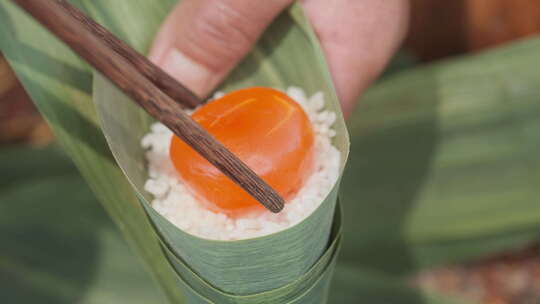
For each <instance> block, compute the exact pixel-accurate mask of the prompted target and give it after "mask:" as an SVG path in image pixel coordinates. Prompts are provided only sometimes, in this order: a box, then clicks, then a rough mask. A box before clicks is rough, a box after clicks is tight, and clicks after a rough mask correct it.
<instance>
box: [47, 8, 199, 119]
mask: <svg viewBox="0 0 540 304" xmlns="http://www.w3.org/2000/svg"><path fill="white" fill-rule="evenodd" d="M57 2H58V4H59V5H61V6H62V7H63V8H64V9H65V10H66V12H68V13H69V14H71V16H73V18H75V19H77V20H78V21H79V22H80V23H81V25H83V26H84V27H85V28H86V29H87V30H89V31H91V32H92V33H93V34H94V35H96V36H98V37H99V38H101V40H102V41H103V42H105V43H106V44H107V45H108V46H109V48H111V49H113V50H114V51H115V52H116V53H118V54H119V55H120V56H122V57H124V58H125V59H126V60H127V61H129V62H130V63H131V65H132V66H133V67H134V68H136V69H137V70H138V71H139V72H140V73H141V74H143V75H144V76H145V77H146V78H148V79H149V80H150V81H151V82H152V83H153V84H154V85H155V86H156V87H158V88H159V89H160V90H161V91H162V92H163V93H165V94H167V95H168V96H169V97H170V98H172V99H173V100H174V101H176V102H179V103H180V104H181V105H183V106H185V107H187V108H189V109H193V108H195V107H197V106H198V105H199V104H202V103H203V101H202V100H201V99H199V98H198V97H197V96H195V94H193V92H191V91H190V90H189V89H187V88H186V87H184V86H183V85H182V84H181V83H179V82H178V81H177V80H176V79H174V78H172V77H171V76H170V75H169V74H167V73H165V72H164V71H163V70H162V69H160V68H159V67H158V66H156V65H155V64H153V63H152V62H151V61H149V60H148V59H147V58H146V57H145V56H143V55H141V54H140V53H139V52H137V51H135V50H134V49H133V48H131V47H130V46H129V45H128V44H127V43H125V42H124V41H122V40H120V39H118V38H117V37H116V36H114V35H113V34H112V33H111V32H109V31H108V30H107V29H106V28H104V27H103V26H101V24H99V23H97V22H96V21H94V20H93V19H92V18H89V17H88V16H86V15H85V14H84V13H83V12H81V11H80V10H79V9H78V8H76V7H75V6H73V5H71V4H70V3H69V2H67V1H57Z"/></svg>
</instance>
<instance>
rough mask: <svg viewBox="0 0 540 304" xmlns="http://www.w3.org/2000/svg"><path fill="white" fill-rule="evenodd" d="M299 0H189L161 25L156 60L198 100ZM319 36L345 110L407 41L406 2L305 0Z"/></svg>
mask: <svg viewBox="0 0 540 304" xmlns="http://www.w3.org/2000/svg"><path fill="white" fill-rule="evenodd" d="M292 2H293V0H270V1H254V0H184V1H182V2H181V3H180V4H179V5H177V6H176V7H175V8H174V9H173V11H172V12H171V14H170V15H169V16H168V17H167V19H166V20H165V22H164V23H163V25H162V26H161V29H160V30H159V32H158V34H157V36H156V39H155V41H154V44H153V46H152V49H151V51H150V59H151V60H152V61H154V62H155V63H156V64H157V65H159V66H160V67H162V68H163V69H164V70H165V71H167V72H168V73H169V74H171V75H172V76H173V77H174V78H176V79H177V80H179V81H180V82H182V83H183V84H185V85H186V86H187V87H188V88H190V89H191V90H193V91H194V92H195V93H196V94H197V95H199V96H200V97H204V96H206V95H207V94H208V93H210V92H211V91H212V90H213V89H214V88H215V87H216V86H217V85H218V84H219V83H220V82H221V81H222V80H223V78H224V77H225V76H226V75H227V74H228V73H229V72H230V71H231V70H232V69H233V68H234V67H235V66H236V65H237V64H238V62H239V61H240V60H242V58H243V57H244V56H245V55H247V53H248V52H249V51H250V49H251V48H252V46H253V45H254V44H255V43H256V41H257V39H258V38H259V36H260V35H261V34H262V32H263V31H264V30H265V29H266V27H267V26H268V25H269V24H270V23H271V22H272V20H273V19H274V18H275V17H276V16H277V15H279V13H280V12H281V11H282V10H284V9H285V8H286V7H287V6H289V5H290V4H291V3H292ZM301 4H302V5H303V7H304V9H305V11H306V14H307V16H308V18H309V19H310V21H311V23H312V25H313V27H314V29H315V32H316V33H317V36H318V37H319V39H320V41H321V44H322V47H323V50H324V52H325V55H326V58H327V62H328V65H329V68H330V72H331V74H332V78H333V81H334V84H335V86H336V90H337V93H338V97H339V98H340V100H341V103H342V107H343V110H344V113H345V114H346V115H347V114H348V113H350V112H351V110H352V108H353V105H354V102H355V101H356V100H357V98H358V96H359V95H360V94H361V92H362V91H363V90H365V89H366V88H367V87H368V85H369V84H370V83H371V82H372V81H373V80H374V79H375V78H376V77H377V76H378V75H379V73H380V72H381V71H382V69H383V68H384V66H385V65H386V63H387V62H388V60H389V59H390V57H391V56H392V54H393V53H394V51H395V50H396V48H397V47H398V46H399V44H400V42H401V40H402V39H403V37H404V35H405V33H406V28H407V22H408V0H385V1H381V0H332V1H329V0H302V1H301Z"/></svg>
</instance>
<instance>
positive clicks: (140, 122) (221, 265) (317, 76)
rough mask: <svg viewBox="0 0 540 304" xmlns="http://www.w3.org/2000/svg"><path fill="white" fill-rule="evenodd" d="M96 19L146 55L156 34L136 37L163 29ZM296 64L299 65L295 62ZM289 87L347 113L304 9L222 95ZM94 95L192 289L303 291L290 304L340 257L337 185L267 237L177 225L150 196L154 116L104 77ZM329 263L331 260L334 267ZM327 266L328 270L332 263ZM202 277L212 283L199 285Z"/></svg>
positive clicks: (274, 30) (271, 35)
mask: <svg viewBox="0 0 540 304" xmlns="http://www.w3.org/2000/svg"><path fill="white" fill-rule="evenodd" d="M115 5H116V11H117V12H127V13H125V15H129V16H137V14H143V12H142V11H140V10H139V9H134V8H133V6H131V3H130V4H128V3H127V2H122V1H117V2H115ZM96 11H97V10H96ZM95 17H96V18H97V19H98V20H100V21H101V22H102V23H103V24H105V25H106V26H109V27H110V28H111V29H116V30H117V33H118V34H120V35H122V34H123V35H125V37H123V38H124V39H125V40H126V41H130V42H131V43H132V44H133V46H134V47H136V48H137V49H138V50H139V51H141V52H145V51H146V49H147V47H148V45H149V43H150V42H151V39H152V33H147V35H138V36H137V33H140V32H141V30H139V28H153V27H155V26H156V22H155V20H153V19H152V18H144V21H143V20H141V19H142V16H139V17H137V18H136V19H137V20H140V21H139V22H137V24H129V25H128V24H126V25H124V24H116V25H113V24H114V19H115V18H108V17H107V16H103V15H101V14H95ZM158 20H159V19H158ZM291 61H292V62H294V65H291ZM290 85H294V86H299V87H301V88H303V89H304V90H306V91H307V93H308V94H314V93H315V92H318V91H322V92H324V94H325V96H326V100H327V105H326V106H327V108H328V109H330V110H332V111H333V112H336V113H337V114H338V115H339V116H341V114H340V113H341V112H340V106H339V102H338V100H337V98H336V95H335V93H334V90H333V87H332V83H331V81H330V78H329V75H328V72H327V70H326V66H325V64H324V61H323V59H322V56H321V53H320V49H319V48H318V46H317V42H316V40H315V38H314V35H313V33H312V32H311V29H310V28H309V27H308V25H307V24H306V22H305V20H304V17H303V15H302V12H301V11H300V8H299V7H298V6H293V7H292V8H291V9H290V10H289V11H288V12H287V13H285V14H282V15H281V16H280V17H278V19H277V20H275V21H274V23H273V24H272V25H271V26H270V28H269V29H268V30H267V31H266V33H265V34H264V35H263V37H262V38H261V39H260V40H259V42H258V44H257V46H256V47H255V49H254V50H253V51H252V53H251V55H249V56H248V57H247V58H246V59H245V60H244V61H243V62H242V63H241V64H240V65H239V66H238V68H237V69H236V70H235V71H233V73H232V74H231V75H230V76H229V77H228V80H227V81H226V82H225V84H224V85H223V86H222V88H221V90H224V91H231V90H234V89H237V88H241V87H247V86H270V87H277V88H281V89H285V88H286V87H287V86H290ZM94 92H95V93H94V102H95V103H96V106H97V111H98V115H99V117H100V120H101V123H102V127H103V131H104V133H105V136H106V138H107V140H108V143H109V146H110V147H111V150H112V152H113V154H114V156H115V158H116V159H117V161H118V163H119V165H120V167H121V168H122V169H123V171H124V172H125V173H126V175H127V177H128V179H129V180H130V181H131V183H132V184H133V186H134V188H135V189H136V190H137V192H138V194H139V197H140V198H141V202H142V204H143V205H144V206H145V208H146V210H147V212H148V214H149V215H150V217H151V219H152V220H153V222H154V224H155V225H156V227H157V229H158V231H159V233H160V235H161V237H162V238H163V242H164V244H165V246H164V247H165V248H164V250H165V251H166V252H167V253H168V255H169V259H171V260H172V261H174V262H173V265H176V269H177V271H178V272H179V275H180V276H182V277H183V278H184V279H185V280H188V281H190V282H191V283H190V284H191V285H192V287H194V286H198V287H194V289H195V290H198V292H199V293H203V294H205V297H207V298H211V299H212V301H214V302H220V303H228V301H232V302H234V303H242V302H246V301H248V302H249V301H252V302H256V301H257V300H256V299H257V298H258V297H264V299H265V301H266V303H270V301H271V300H270V299H272V298H273V297H274V298H276V300H273V301H274V302H275V303H284V300H283V299H282V298H283V297H285V296H283V290H287V289H286V288H284V287H283V286H286V285H289V284H291V285H294V286H299V287H296V288H289V289H290V291H288V292H289V293H290V294H288V295H287V296H286V297H285V298H287V299H289V300H292V299H294V297H297V296H299V295H300V293H301V292H304V291H305V290H306V288H309V287H310V286H309V285H305V284H297V283H296V282H295V281H297V280H298V278H299V277H300V276H302V275H303V274H305V273H306V272H307V271H308V270H309V269H312V267H313V265H314V264H315V263H316V262H317V261H318V260H319V259H320V258H321V256H322V255H323V253H325V252H326V255H325V256H324V257H332V256H334V254H333V250H334V246H337V244H338V243H337V238H339V232H337V234H336V235H334V236H333V239H332V240H331V241H333V243H332V244H333V246H332V247H328V246H327V245H328V238H329V236H330V235H329V233H330V228H331V226H332V219H333V216H334V208H335V204H336V200H337V191H338V186H337V185H336V187H335V188H334V190H333V191H332V193H331V194H330V195H329V196H328V198H327V199H326V200H325V202H323V204H322V206H321V207H320V208H319V209H318V210H316V211H315V212H314V213H313V214H312V215H311V216H310V217H309V218H308V219H307V220H305V221H304V222H302V223H300V224H298V225H296V226H295V227H293V228H291V229H288V230H286V231H283V232H280V233H276V234H273V235H270V236H267V237H262V238H257V239H252V240H246V241H232V242H222V241H211V240H204V239H200V238H197V237H194V236H192V235H189V234H187V233H185V232H183V231H181V230H180V229H178V228H176V227H175V226H173V225H172V224H171V223H169V222H168V221H167V220H166V219H164V218H163V217H162V216H161V215H159V214H158V213H157V212H156V211H154V210H153V208H152V207H151V206H150V203H149V202H150V200H151V197H150V196H149V194H147V193H146V192H145V191H144V182H145V181H146V179H147V175H148V174H147V172H146V168H145V159H144V152H145V151H144V150H143V148H142V147H141V144H140V142H141V138H142V137H143V135H144V134H145V133H146V132H148V126H149V123H150V122H151V119H150V117H149V116H148V115H147V114H146V113H144V112H143V111H142V110H140V109H139V108H138V107H136V106H135V105H134V104H133V102H132V101H130V100H129V98H127V97H126V96H125V95H124V94H122V93H121V92H120V91H119V90H118V89H117V88H116V87H114V86H113V85H111V84H110V83H109V82H108V81H107V80H105V79H104V78H102V77H100V76H99V75H96V78H95V82H94ZM336 129H337V131H338V136H336V140H335V141H334V144H335V145H336V146H337V147H338V148H339V149H340V150H341V152H342V167H343V166H344V163H345V160H346V157H347V153H348V138H347V133H346V129H345V125H344V122H343V119H342V118H341V119H340V120H339V121H338V123H337V126H336ZM330 261H331V259H330V260H328V261H327V263H330ZM321 267H323V269H325V268H326V265H321ZM190 269H192V271H190ZM186 272H187V273H186ZM188 273H189V274H188ZM309 273H310V274H313V275H314V276H315V278H318V277H319V276H320V275H322V273H320V272H317V271H311V272H309ZM188 276H189V277H190V278H188ZM201 280H203V281H206V282H208V284H206V283H203V282H199V283H195V282H197V281H201ZM300 286H301V287H300ZM280 287H281V288H280ZM216 288H217V289H216ZM276 288H279V289H278V290H276V291H275V292H273V293H272V292H268V291H270V290H273V289H276ZM218 290H221V291H223V292H225V293H230V294H229V295H227V294H225V293H223V292H219V291H218ZM210 291H212V292H210ZM261 292H266V293H265V294H264V295H256V296H255V295H253V296H251V297H246V298H241V297H235V296H233V295H232V294H240V295H250V294H257V293H261ZM213 294H215V295H214V296H213ZM272 294H275V295H272ZM216 295H220V297H223V298H220V297H217V296H216ZM227 298H229V299H230V300H228V299H227ZM277 299H280V300H277ZM259 301H260V300H259ZM232 302H231V303H232ZM252 302H249V303H252ZM274 302H272V303H274ZM246 303H247V302H246Z"/></svg>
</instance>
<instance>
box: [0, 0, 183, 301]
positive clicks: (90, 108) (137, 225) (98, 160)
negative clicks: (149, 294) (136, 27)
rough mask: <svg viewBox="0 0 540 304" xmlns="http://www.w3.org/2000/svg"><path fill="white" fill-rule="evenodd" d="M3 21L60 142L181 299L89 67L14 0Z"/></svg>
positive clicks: (24, 77)
mask: <svg viewBox="0 0 540 304" xmlns="http://www.w3.org/2000/svg"><path fill="white" fill-rule="evenodd" d="M79 4H80V3H79ZM0 24H1V25H0V48H1V50H2V52H3V53H4V55H5V56H6V58H7V59H8V61H9V63H10V64H11V66H12V67H13V69H14V71H15V72H16V74H17V77H18V78H19V80H20V81H21V83H22V84H23V86H24V87H25V89H26V91H27V92H28V93H29V94H30V96H31V97H32V100H33V101H34V103H35V104H36V105H37V107H38V109H39V111H40V112H41V113H42V114H43V115H44V117H45V119H46V120H47V122H48V123H49V124H50V126H51V127H52V129H53V131H54V133H55V135H56V137H57V138H58V140H59V142H60V143H61V144H62V146H63V147H64V149H65V150H66V151H67V153H68V155H69V156H70V157H71V158H72V159H73V161H74V162H75V164H76V165H77V167H78V168H79V170H80V171H81V173H82V175H83V177H84V178H85V180H86V181H87V182H88V183H89V185H90V187H91V188H92V190H93V191H94V192H95V193H96V195H97V197H98V198H99V199H100V201H101V202H102V203H103V205H104V206H105V208H106V210H107V212H108V213H109V214H110V215H111V216H112V218H113V219H114V220H115V222H116V223H117V225H118V227H119V228H120V230H121V231H122V233H123V235H124V237H125V238H126V239H127V240H128V242H129V243H130V245H131V246H133V248H135V249H136V250H137V251H138V252H139V254H140V255H141V257H142V258H143V259H144V261H145V262H146V264H147V265H148V266H149V267H148V269H149V270H150V271H151V272H152V273H153V275H154V277H155V278H156V279H157V280H158V281H159V283H160V285H161V286H162V287H163V289H164V291H165V292H166V293H167V296H168V298H169V299H170V301H171V302H173V303H183V301H184V297H183V295H182V294H181V291H180V289H179V288H178V287H177V286H178V284H179V283H178V278H177V277H176V274H175V273H174V271H173V270H172V269H171V267H170V264H169V263H168V262H167V261H166V257H165V255H164V254H163V252H162V251H161V247H160V244H159V239H158V237H157V236H156V234H155V233H154V230H153V227H152V225H151V224H150V222H149V221H148V219H147V216H146V214H145V212H144V210H143V208H142V207H141V206H140V205H139V202H138V200H137V198H136V196H135V195H134V193H133V192H132V190H131V186H130V185H129V183H128V182H127V181H126V180H125V178H124V176H123V174H122V172H121V171H120V169H119V168H118V167H117V165H116V163H115V162H114V159H113V158H112V156H111V154H110V152H109V150H108V147H107V144H106V142H105V139H104V137H103V135H102V133H101V131H100V127H99V124H98V123H97V117H96V115H95V110H94V105H93V104H92V99H91V95H90V91H91V86H92V83H91V80H92V75H91V72H90V70H89V69H88V67H87V66H86V64H84V63H83V62H82V61H81V60H80V59H79V58H77V57H76V56H75V55H74V54H73V53H72V52H71V51H70V50H69V49H68V48H67V47H66V46H65V45H63V44H62V43H60V42H59V41H58V40H57V39H55V38H54V37H53V36H52V35H51V34H50V33H48V32H47V31H46V30H44V29H43V28H42V27H41V26H40V25H38V24H37V23H36V22H35V21H33V20H31V19H30V18H29V17H28V16H27V15H25V14H23V13H22V12H21V11H20V10H19V9H17V8H16V7H15V6H14V5H13V4H11V2H8V1H2V2H1V3H0Z"/></svg>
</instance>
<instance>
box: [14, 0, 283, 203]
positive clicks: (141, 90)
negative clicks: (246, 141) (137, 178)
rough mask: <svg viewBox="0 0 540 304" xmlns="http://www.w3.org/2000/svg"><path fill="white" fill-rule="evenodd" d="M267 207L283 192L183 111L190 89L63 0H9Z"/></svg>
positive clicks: (191, 98)
mask: <svg viewBox="0 0 540 304" xmlns="http://www.w3.org/2000/svg"><path fill="white" fill-rule="evenodd" d="M12 1H13V2H15V3H16V4H17V5H18V6H19V7H21V8H22V9H24V10H25V11H26V12H27V13H29V14H30V15H31V16H33V17H34V18H35V19H36V20H37V21H39V22H40V23H41V24H43V25H44V26H45V27H46V28H47V29H48V30H49V31H51V32H52V33H53V34H54V35H56V36H57V37H58V38H60V39H61V40H62V41H64V43H66V44H67V45H68V46H69V47H70V48H71V49H72V50H73V51H75V52H76V53H77V54H78V55H79V56H81V57H82V58H83V59H85V60H86V61H87V62H88V63H90V64H91V65H92V66H93V67H94V68H95V69H96V70H98V71H99V72H101V73H102V74H103V75H104V76H105V77H107V78H108V79H109V80H110V81H112V82H113V83H114V84H115V85H116V86H117V87H118V88H120V89H121V90H122V91H123V92H124V93H126V94H127V95H128V96H130V97H131V98H132V99H133V100H134V101H135V102H136V103H137V104H138V105H139V106H140V107H142V108H143V109H144V110H145V111H146V112H148V114H150V115H151V116H152V117H154V118H155V119H157V120H159V121H161V122H162V123H163V124H164V125H166V126H167V127H168V128H169V129H171V130H172V131H173V132H174V134H176V135H177V136H178V137H179V138H180V139H182V140H183V141H184V142H186V143H187V144H188V145H190V146H191V147H192V148H193V149H194V150H195V151H197V152H198V153H199V154H200V155H202V156H203V157H204V158H205V159H206V160H208V161H209V162H210V163H211V164H213V165H214V166H215V167H216V168H218V169H219V170H220V171H221V172H223V173H224V174H225V175H226V176H228V177H229V178H230V179H231V180H233V181H234V182H235V183H236V184H238V185H239V186H240V187H242V188H243V189H244V190H245V191H246V192H248V193H249V194H250V195H251V196H253V197H254V198H255V199H256V200H257V201H259V202H260V203H261V204H262V205H264V206H265V207H266V208H267V209H269V210H270V211H272V212H275V213H277V212H279V211H281V210H282V209H283V205H284V200H283V198H282V197H281V196H280V195H279V194H278V193H277V192H276V191H275V190H274V189H272V188H271V187H270V186H269V185H268V184H266V183H265V182H264V181H263V180H262V179H261V178H260V177H259V176H257V174H256V173H255V172H253V171H252V170H251V169H250V168H249V167H248V166H246V165H245V164H244V163H243V162H242V161H241V160H239V159H238V158H237V157H236V156H235V155H234V154H232V153H231V152H230V151H229V150H227V148H225V147H224V146H223V145H222V144H220V143H219V142H218V141H216V140H215V139H214V138H213V137H212V136H211V135H210V134H208V132H206V131H205V130H204V129H203V128H202V127H201V126H199V125H198V124H197V123H196V122H195V121H193V120H192V119H191V117H189V116H188V115H186V114H185V113H184V112H183V108H184V107H188V108H193V107H195V106H197V105H198V104H201V103H202V102H201V100H200V99H199V98H197V97H196V96H195V95H194V94H193V93H192V92H191V91H190V90H188V89H187V88H185V87H184V86H183V85H182V84H180V83H179V82H177V81H176V80H175V79H173V78H172V77H170V76H169V75H168V74H167V73H165V72H164V71H163V70H161V69H160V68H159V67H157V66H156V65H154V64H153V63H151V62H150V61H149V60H148V59H146V57H144V56H142V55H141V54H139V53H138V52H137V51H135V50H134V49H132V48H131V47H129V46H128V45H127V44H126V43H124V42H123V41H121V40H120V39H118V38H117V37H115V36H114V35H113V34H112V33H110V32H109V31H108V30H106V29H105V28H104V27H102V26H101V25H99V24H98V23H96V22H95V21H94V20H92V19H91V18H89V17H88V16H86V15H84V14H83V13H82V12H81V11H80V10H79V9H77V8H76V7H74V6H72V5H71V4H69V3H68V2H67V1H66V0H12Z"/></svg>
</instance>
